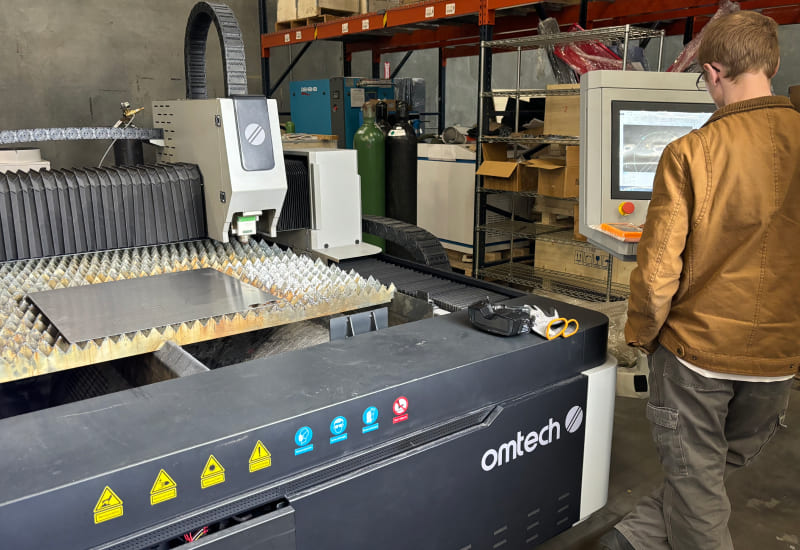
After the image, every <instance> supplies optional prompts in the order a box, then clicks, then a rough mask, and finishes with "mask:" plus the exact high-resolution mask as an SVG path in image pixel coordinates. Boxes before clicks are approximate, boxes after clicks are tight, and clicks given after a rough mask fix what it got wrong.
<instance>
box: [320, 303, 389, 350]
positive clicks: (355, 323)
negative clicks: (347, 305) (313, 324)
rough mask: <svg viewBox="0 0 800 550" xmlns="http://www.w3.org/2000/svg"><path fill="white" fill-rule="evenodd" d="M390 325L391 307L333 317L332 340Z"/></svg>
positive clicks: (375, 330)
mask: <svg viewBox="0 0 800 550" xmlns="http://www.w3.org/2000/svg"><path fill="white" fill-rule="evenodd" d="M388 327H389V309H388V308H385V307H382V308H378V309H373V310H372V311H363V312H361V313H353V314H352V315H344V316H342V317H335V318H333V319H331V325H330V334H331V342H333V341H334V340H345V339H347V338H352V337H353V336H356V335H358V334H366V333H367V332H377V331H378V330H382V329H385V328H388Z"/></svg>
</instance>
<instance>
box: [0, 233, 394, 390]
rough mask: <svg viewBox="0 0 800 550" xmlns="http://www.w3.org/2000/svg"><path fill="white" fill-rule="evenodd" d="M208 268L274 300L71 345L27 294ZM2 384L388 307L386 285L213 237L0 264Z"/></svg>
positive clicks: (281, 252)
mask: <svg viewBox="0 0 800 550" xmlns="http://www.w3.org/2000/svg"><path fill="white" fill-rule="evenodd" d="M203 268H212V269H216V270H217V271H220V272H222V273H225V274H228V275H231V276H233V277H236V278H237V279H239V280H240V281H242V282H244V283H249V284H251V285H254V286H256V287H257V288H259V289H261V290H263V291H264V292H268V293H270V294H272V295H273V296H275V297H276V298H277V300H276V301H275V302H271V303H268V304H267V305H266V306H265V307H263V308H259V309H257V310H253V309H248V311H241V312H237V313H235V314H228V315H220V316H214V317H210V318H206V319H200V320H196V321H192V322H187V323H178V324H162V325H161V326H154V327H152V328H149V329H145V330H140V331H136V332H129V333H125V334H122V335H119V336H112V337H107V338H100V339H96V340H91V341H88V342H81V343H77V344H76V343H70V342H69V341H67V339H66V338H64V336H63V335H62V334H60V333H59V332H58V330H57V329H56V327H55V326H53V325H52V324H51V323H50V322H49V321H48V320H47V318H46V317H45V316H44V315H43V314H42V312H41V311H40V310H39V309H38V308H37V307H36V306H34V305H33V304H31V303H30V302H29V301H27V300H25V299H24V297H25V295H26V294H29V293H33V292H40V291H44V290H51V289H58V288H67V287H72V286H82V285H89V284H95V283H103V282H109V281H121V280H125V279H133V278H138V277H147V276H150V275H157V274H162V273H173V272H177V271H187V270H190V269H203ZM0 281H2V285H1V286H0V383H3V382H8V381H11V380H18V379H22V378H28V377H31V376H37V375H40V374H46V373H50V372H57V371H62V370H66V369H70V368H74V367H80V366H84V365H89V364H94V363H98V362H101V361H109V360H112V359H118V358H122V357H129V356H132V355H139V354H143V353H150V352H154V351H156V350H158V349H159V348H161V346H162V345H164V343H165V342H167V341H172V342H175V343H176V344H179V345H183V344H189V343H193V342H201V341H205V340H211V339H215V338H221V337H224V336H230V335H233V334H239V333H242V332H247V331H251V330H256V329H262V328H267V327H274V326H279V325H284V324H287V323H293V322H296V321H301V320H304V319H311V318H315V317H322V316H325V315H332V314H335V313H341V312H344V311H351V310H354V309H361V308H367V307H374V306H376V305H379V304H383V303H387V302H389V301H391V299H392V297H393V295H394V290H395V289H394V286H390V287H388V288H387V287H385V286H382V285H381V284H380V283H379V282H377V281H375V280H374V279H373V278H371V277H370V278H368V279H364V278H363V277H362V276H360V275H359V274H357V273H355V272H354V271H350V272H345V271H342V270H341V269H340V268H338V267H336V266H326V265H325V264H324V263H323V262H321V261H320V260H316V261H315V260H313V259H311V258H309V257H307V256H298V255H296V254H294V253H293V252H292V251H291V250H288V251H284V250H281V249H280V248H278V247H276V246H270V245H268V244H266V243H265V242H262V241H256V240H254V239H251V240H249V241H248V242H247V243H245V244H242V243H239V242H232V243H228V244H222V243H219V242H214V241H211V240H201V241H190V242H186V243H176V244H170V245H161V246H150V247H141V248H130V249H124V250H113V251H106V252H96V253H90V254H80V255H71V256H59V257H51V258H42V259H36V260H21V261H17V262H6V263H3V264H0Z"/></svg>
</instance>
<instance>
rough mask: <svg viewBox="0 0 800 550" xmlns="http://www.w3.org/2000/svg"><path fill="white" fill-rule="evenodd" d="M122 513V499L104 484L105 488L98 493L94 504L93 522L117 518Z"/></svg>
mask: <svg viewBox="0 0 800 550" xmlns="http://www.w3.org/2000/svg"><path fill="white" fill-rule="evenodd" d="M122 514H123V511H122V499H121V498H119V497H118V496H117V494H116V493H115V492H114V491H112V490H111V487H109V486H108V485H106V488H105V489H103V492H102V493H101V494H100V498H99V499H97V504H95V506H94V522H95V524H97V523H103V522H104V521H108V520H110V519H114V518H118V517H120V516H121V515H122Z"/></svg>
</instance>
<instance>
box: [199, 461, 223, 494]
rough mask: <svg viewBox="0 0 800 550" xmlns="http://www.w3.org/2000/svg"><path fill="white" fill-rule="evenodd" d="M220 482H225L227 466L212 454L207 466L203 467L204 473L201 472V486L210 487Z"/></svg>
mask: <svg viewBox="0 0 800 550" xmlns="http://www.w3.org/2000/svg"><path fill="white" fill-rule="evenodd" d="M220 483H225V468H223V467H222V464H220V463H219V460H217V459H216V457H215V456H214V455H210V456H209V457H208V462H206V467H205V468H203V473H202V474H200V487H202V488H203V489H208V488H209V487H212V486H214V485H219V484H220Z"/></svg>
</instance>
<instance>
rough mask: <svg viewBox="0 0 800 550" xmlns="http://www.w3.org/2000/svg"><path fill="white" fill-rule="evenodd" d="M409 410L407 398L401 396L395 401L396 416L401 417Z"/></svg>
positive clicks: (393, 407) (393, 409)
mask: <svg viewBox="0 0 800 550" xmlns="http://www.w3.org/2000/svg"><path fill="white" fill-rule="evenodd" d="M407 410H408V399H407V398H405V397H403V396H400V397H398V398H397V399H395V400H394V404H393V405H392V411H394V414H396V415H398V416H399V415H401V414H405V413H406V411H407Z"/></svg>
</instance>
